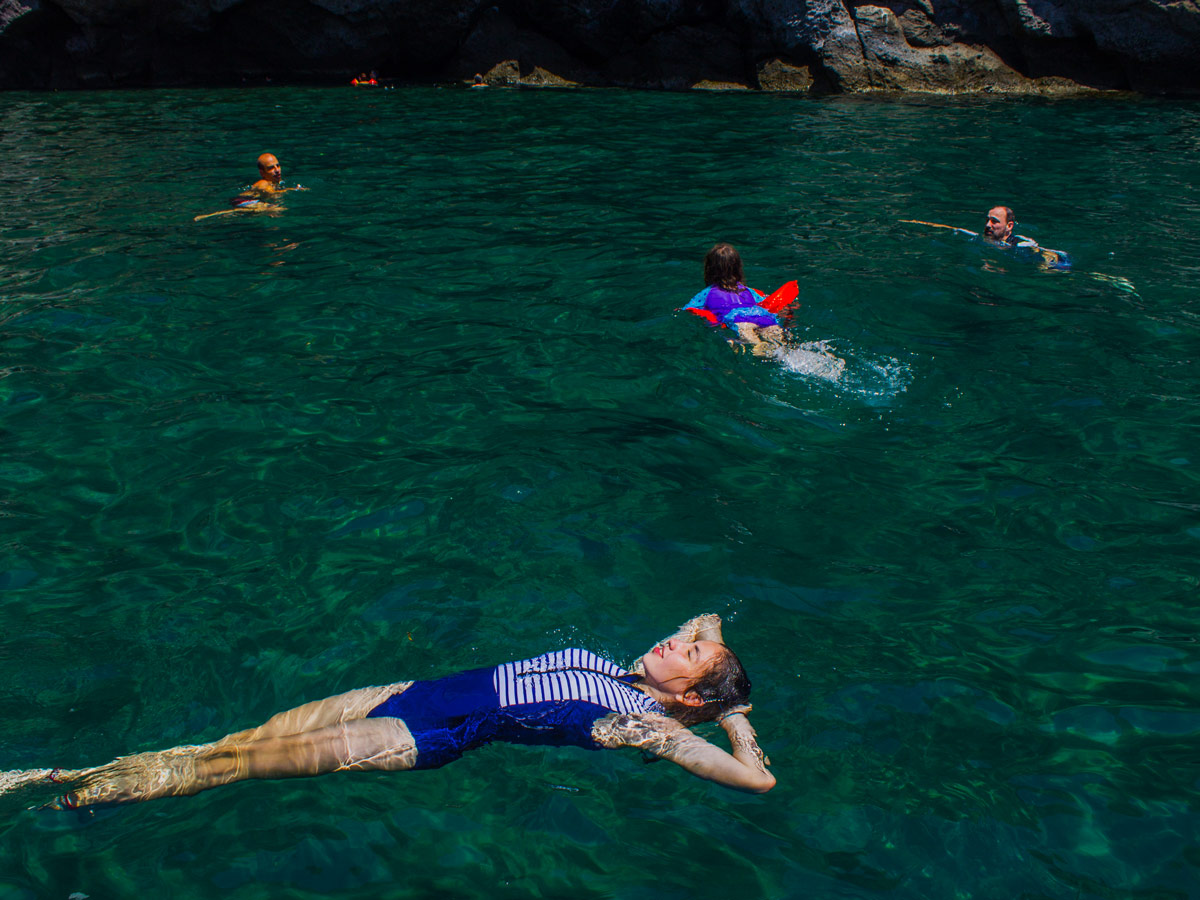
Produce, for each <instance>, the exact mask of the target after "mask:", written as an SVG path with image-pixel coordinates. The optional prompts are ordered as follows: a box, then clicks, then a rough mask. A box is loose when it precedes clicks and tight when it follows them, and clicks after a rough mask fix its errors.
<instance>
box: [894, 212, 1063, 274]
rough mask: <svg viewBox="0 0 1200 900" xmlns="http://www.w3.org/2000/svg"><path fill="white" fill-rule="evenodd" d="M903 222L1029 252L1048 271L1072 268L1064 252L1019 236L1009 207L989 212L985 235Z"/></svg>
mask: <svg viewBox="0 0 1200 900" xmlns="http://www.w3.org/2000/svg"><path fill="white" fill-rule="evenodd" d="M900 221H901V222H907V223H908V224H910V225H928V226H930V227H931V228H948V229H950V230H951V231H957V232H958V233H959V234H966V235H969V236H971V237H981V238H983V239H984V240H985V241H987V242H988V243H990V244H997V245H1000V246H1003V247H1016V248H1018V249H1021V250H1027V251H1029V252H1031V253H1033V254H1035V255H1036V256H1038V257H1040V258H1041V260H1042V262H1043V264H1044V265H1045V266H1046V268H1048V269H1059V270H1065V269H1070V268H1071V259H1070V257H1069V256H1068V255H1067V253H1066V252H1065V251H1063V250H1051V249H1049V248H1048V247H1042V246H1039V245H1038V242H1037V241H1035V240H1034V239H1033V238H1031V237H1025V235H1022V234H1017V233H1016V232H1015V231H1014V229H1015V228H1016V226H1017V219H1016V216H1015V214H1014V213H1013V211H1012V210H1011V209H1010V208H1009V207H1007V206H993V207H992V208H991V209H989V210H988V211H987V216H986V218H985V219H984V223H983V233H982V234H980V233H979V232H977V231H970V230H968V229H966V228H958V227H957V226H955V225H942V224H940V223H938V222H923V221H921V220H920V219H901V220H900Z"/></svg>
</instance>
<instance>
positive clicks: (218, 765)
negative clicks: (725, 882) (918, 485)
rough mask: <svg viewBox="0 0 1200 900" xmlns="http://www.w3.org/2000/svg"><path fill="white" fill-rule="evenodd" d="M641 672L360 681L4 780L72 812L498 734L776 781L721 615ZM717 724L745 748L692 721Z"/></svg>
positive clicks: (756, 786)
mask: <svg viewBox="0 0 1200 900" xmlns="http://www.w3.org/2000/svg"><path fill="white" fill-rule="evenodd" d="M633 668H634V670H633V671H632V672H626V671H625V670H624V669H622V668H621V667H620V666H618V665H616V664H615V663H612V662H609V661H608V660H605V659H601V658H600V657H598V656H595V655H594V654H592V653H589V652H588V651H586V650H558V651H553V652H550V653H545V654H543V655H541V656H537V657H534V658H533V659H526V660H521V661H518V662H512V663H506V664H504V665H500V666H495V667H492V668H486V669H475V670H471V671H467V672H460V673H458V674H456V675H449V676H447V677H445V678H441V679H438V680H436V681H405V682H397V683H395V684H389V685H383V686H380V687H369V688H360V689H359V690H355V691H350V692H348V693H345V694H339V695H337V696H334V697H329V698H326V699H325V700H317V701H315V702H312V703H307V704H305V705H304V706H299V707H297V708H295V709H292V710H288V711H287V712H282V713H279V714H278V715H276V716H274V717H272V718H271V719H270V720H268V721H267V722H266V723H265V724H263V725H260V726H259V727H258V728H251V729H249V730H246V731H239V732H237V733H236V734H231V735H228V736H227V737H223V738H221V739H220V740H219V741H216V742H215V743H212V744H202V745H199V746H183V747H175V748H174V749H171V750H164V751H160V752H152V753H139V754H137V755H136V756H127V757H121V758H120V759H117V760H114V761H113V762H111V763H108V764H107V765H103V766H99V767H97V768H93V769H80V770H76V771H64V770H60V769H52V770H51V769H40V770H30V771H24V772H5V773H0V791H2V790H3V789H4V788H5V787H7V788H9V789H11V788H13V787H17V786H19V785H27V784H31V783H34V782H38V781H43V782H44V781H51V782H54V783H56V784H59V783H61V784H64V785H66V786H67V788H68V790H67V793H66V794H64V795H63V796H62V798H61V799H60V800H59V802H58V803H57V804H55V805H56V806H61V807H66V808H68V809H72V808H75V807H81V806H92V805H96V804H107V803H132V802H136V801H140V800H152V799H154V798H157V797H172V796H180V795H187V794H196V793H199V792H200V791H203V790H207V789H208V788H211V787H216V786H217V785H222V784H229V783H230V782H233V781H242V780H245V779H249V778H291V777H299V776H307V775H324V774H326V773H328V772H338V771H373V770H388V771H404V770H407V769H436V768H438V767H440V766H443V765H445V764H446V763H448V762H452V761H453V760H456V759H458V758H459V757H460V756H462V754H463V753H464V752H466V751H467V750H472V749H474V748H475V747H479V746H481V745H483V744H488V743H491V742H492V741H505V742H508V743H515V744H547V745H555V746H562V745H575V746H580V747H585V748H587V749H590V750H599V749H606V748H607V749H612V748H617V747H637V748H639V749H642V750H645V751H648V752H650V753H653V754H654V755H656V756H660V757H663V758H665V759H669V760H671V761H672V762H676V763H678V764H679V765H680V766H682V767H683V768H685V769H687V770H688V771H689V772H691V773H692V774H693V775H698V776H700V777H701V778H706V779H709V780H711V781H715V782H717V783H718V784H723V785H726V786H728V787H732V788H737V789H739V790H744V791H754V792H759V793H761V792H764V791H769V790H770V789H771V788H772V787H774V786H775V777H774V776H773V775H771V773H770V772H768V771H767V768H766V765H767V762H768V761H767V759H766V757H765V756H764V755H763V752H762V750H760V749H759V747H758V744H757V743H756V742H755V739H754V729H753V728H751V726H750V721H749V720H748V719H747V718H746V713H747V712H748V711H749V709H750V707H749V706H748V705H746V701H747V699H748V698H749V695H750V680H749V679H748V678H747V677H746V673H745V671H744V670H743V669H742V666H741V663H740V662H739V661H738V659H737V657H736V656H734V654H733V651H731V650H730V649H729V648H728V647H726V646H725V645H724V643H723V642H722V639H721V620H720V618H719V617H718V616H715V615H707V616H699V617H697V618H695V619H692V620H691V621H689V622H686V623H685V624H684V625H683V626H681V627H680V629H679V632H678V633H677V634H676V635H675V636H674V637H672V638H669V639H668V640H666V641H664V642H663V643H661V644H658V645H656V646H654V647H653V648H652V649H651V650H650V652H649V653H647V654H646V655H645V656H643V657H642V658H641V660H640V661H639V662H638V663H637V664H635V666H634V667H633ZM706 721H717V722H719V723H720V725H721V727H722V728H723V729H724V730H725V733H726V734H727V735H728V736H729V739H730V743H731V745H732V748H733V752H732V753H726V752H725V751H724V750H722V749H720V748H719V747H717V746H715V745H714V744H710V743H709V742H708V741H706V740H704V739H703V738H701V737H700V736H698V735H696V734H693V733H692V732H691V731H690V730H689V729H688V727H687V726H689V725H693V724H696V723H699V722H706Z"/></svg>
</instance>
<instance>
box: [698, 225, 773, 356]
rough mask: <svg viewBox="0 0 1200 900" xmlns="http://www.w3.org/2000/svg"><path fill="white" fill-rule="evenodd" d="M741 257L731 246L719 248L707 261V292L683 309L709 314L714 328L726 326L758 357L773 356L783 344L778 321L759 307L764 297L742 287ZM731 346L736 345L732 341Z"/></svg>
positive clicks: (716, 247) (712, 250)
mask: <svg viewBox="0 0 1200 900" xmlns="http://www.w3.org/2000/svg"><path fill="white" fill-rule="evenodd" d="M745 277H746V276H745V275H744V274H743V273H742V257H741V256H740V255H739V254H738V252H737V250H735V249H734V248H733V245H732V244H717V245H716V246H715V247H713V248H712V249H711V250H709V251H708V254H707V255H706V256H705V257H704V283H705V285H707V287H705V288H704V290H702V291H701V292H700V293H698V294H697V295H696V296H695V297H693V298H692V299H691V300H689V301H688V302H687V303H686V304H685V305H684V307H683V308H684V309H701V310H707V311H708V312H709V313H712V315H713V316H714V317H715V318H713V319H712V321H713V322H714V324H719V325H727V326H729V327H730V328H731V329H733V330H734V331H735V332H737V336H738V338H739V339H740V340H741V341H743V342H744V343H746V344H749V345H750V348H751V350H753V352H754V355H755V356H771V355H774V354H775V353H777V352H778V351H779V350H780V349H781V348H782V347H783V342H784V334H783V329H782V328H781V327H780V325H779V317H778V316H776V315H775V314H774V313H773V312H770V311H769V310H767V309H764V308H763V307H762V306H760V305H759V304H760V303H761V302H762V301H763V300H764V299H765V297H764V295H763V294H761V293H759V292H758V291H755V290H753V289H751V288H748V287H746V285H745V284H744V283H743V282H744V280H745ZM729 343H731V344H732V343H734V342H733V341H732V340H731V341H730V342H729Z"/></svg>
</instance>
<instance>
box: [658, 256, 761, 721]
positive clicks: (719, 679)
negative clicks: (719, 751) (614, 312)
mask: <svg viewBox="0 0 1200 900" xmlns="http://www.w3.org/2000/svg"><path fill="white" fill-rule="evenodd" d="M726 246H728V245H726ZM730 249H732V248H730ZM687 692H694V693H695V694H696V695H697V696H698V697H699V698H700V699H701V700H703V701H704V703H703V704H702V705H700V706H687V705H686V704H683V703H670V702H669V703H667V704H666V706H667V711H668V712H670V714H671V716H672V717H673V718H675V719H678V720H679V721H680V722H682V723H683V724H684V725H695V724H696V723H697V722H711V721H712V720H713V719H716V718H717V717H718V716H720V715H721V714H722V713H723V712H725V711H726V710H727V709H731V708H732V707H734V706H738V705H740V704H743V703H746V702H747V701H749V699H750V676H749V675H747V674H746V670H745V669H744V668H742V661H741V660H740V659H738V658H737V654H735V653H734V652H733V651H732V650H730V649H729V648H728V647H726V646H724V645H722V646H721V650H720V652H719V653H718V654H717V656H716V658H715V659H714V660H713V662H712V664H711V665H710V666H709V667H708V669H707V670H705V672H704V673H703V674H702V675H701V676H700V677H699V678H697V679H696V680H695V681H694V682H692V686H691V687H689V688H688V689H687Z"/></svg>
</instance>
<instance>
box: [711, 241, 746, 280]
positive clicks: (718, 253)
mask: <svg viewBox="0 0 1200 900" xmlns="http://www.w3.org/2000/svg"><path fill="white" fill-rule="evenodd" d="M745 278H746V276H745V275H744V274H742V257H741V256H740V255H739V254H738V252H737V250H735V249H734V248H733V244H717V245H716V246H715V247H713V248H712V249H711V250H709V251H708V253H707V254H705V256H704V283H705V284H715V285H716V286H717V287H719V288H724V289H725V290H727V291H736V290H737V289H738V285H740V284H741V283H742V282H743V281H745Z"/></svg>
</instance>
